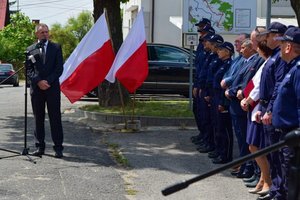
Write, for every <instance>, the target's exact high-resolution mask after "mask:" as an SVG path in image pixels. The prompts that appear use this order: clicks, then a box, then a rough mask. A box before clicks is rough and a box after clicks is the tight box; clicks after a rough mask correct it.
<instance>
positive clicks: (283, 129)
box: [275, 127, 298, 133]
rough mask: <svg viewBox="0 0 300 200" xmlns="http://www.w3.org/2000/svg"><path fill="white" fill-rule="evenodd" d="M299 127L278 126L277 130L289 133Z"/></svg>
mask: <svg viewBox="0 0 300 200" xmlns="http://www.w3.org/2000/svg"><path fill="white" fill-rule="evenodd" d="M297 128H298V127H292V128H276V129H275V131H277V132H279V133H288V132H291V131H293V130H295V129H297Z"/></svg>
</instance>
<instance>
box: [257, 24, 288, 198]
mask: <svg viewBox="0 0 300 200" xmlns="http://www.w3.org/2000/svg"><path fill="white" fill-rule="evenodd" d="M286 30H287V27H286V26H285V25H284V24H281V23H279V22H272V23H271V24H270V27H269V28H268V29H267V31H266V32H263V33H261V35H264V34H267V36H266V41H267V46H268V47H269V48H271V49H272V50H273V54H272V55H271V57H270V59H269V60H268V61H267V63H266V64H265V67H264V68H263V70H262V75H261V80H260V90H259V96H260V107H259V111H258V112H257V113H256V116H257V117H256V118H257V122H260V121H259V119H262V122H263V124H264V132H265V136H266V138H265V142H266V145H268V144H275V143H277V142H278V141H279V139H280V133H278V132H276V131H275V128H274V127H273V126H272V124H271V120H272V110H273V109H272V108H273V102H274V100H275V98H276V96H277V89H278V85H279V84H280V82H281V81H282V80H283V78H284V75H285V73H286V70H285V69H286V62H285V61H283V60H282V59H281V58H280V47H279V45H280V41H276V40H274V38H276V37H279V36H282V35H283V34H284V32H285V31H286ZM269 163H270V169H271V178H272V186H271V188H270V192H269V193H268V194H266V195H264V196H261V197H258V199H272V198H277V199H284V197H283V195H284V188H283V186H282V185H281V184H280V180H281V179H282V171H281V161H280V155H279V152H278V151H276V152H273V153H271V154H270V156H269Z"/></svg>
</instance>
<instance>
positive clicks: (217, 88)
mask: <svg viewBox="0 0 300 200" xmlns="http://www.w3.org/2000/svg"><path fill="white" fill-rule="evenodd" d="M233 54H234V47H233V45H232V44H231V43H230V42H224V43H223V44H221V45H219V46H218V57H219V59H220V60H222V61H223V64H222V65H221V66H220V67H218V69H217V71H216V72H215V73H214V77H213V78H214V79H213V84H212V88H213V95H212V97H213V98H212V102H213V104H212V107H213V108H212V109H213V112H214V113H215V118H216V132H215V142H216V148H215V151H214V153H211V154H210V153H209V155H208V156H209V157H211V158H213V160H212V162H213V163H214V164H223V163H227V162H230V161H231V160H232V148H233V130H232V124H231V117H230V114H229V104H230V102H229V100H228V99H227V98H226V97H225V95H224V92H225V90H224V89H222V87H221V85H220V82H221V80H222V79H223V76H224V74H225V73H226V72H227V71H228V69H229V68H230V66H231V62H232V59H231V57H232V55H233Z"/></svg>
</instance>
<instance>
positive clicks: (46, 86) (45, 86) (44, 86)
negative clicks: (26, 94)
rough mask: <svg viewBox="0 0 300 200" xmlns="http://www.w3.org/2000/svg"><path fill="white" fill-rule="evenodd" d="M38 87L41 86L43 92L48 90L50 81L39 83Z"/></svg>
mask: <svg viewBox="0 0 300 200" xmlns="http://www.w3.org/2000/svg"><path fill="white" fill-rule="evenodd" d="M37 85H38V86H39V88H40V89H41V90H47V89H48V88H50V85H49V84H48V81H46V80H41V81H39V82H38V84H37Z"/></svg>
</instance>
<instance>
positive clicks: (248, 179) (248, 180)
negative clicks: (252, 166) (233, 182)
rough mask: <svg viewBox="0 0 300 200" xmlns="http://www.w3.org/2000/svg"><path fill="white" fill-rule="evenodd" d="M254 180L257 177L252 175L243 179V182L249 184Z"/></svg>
mask: <svg viewBox="0 0 300 200" xmlns="http://www.w3.org/2000/svg"><path fill="white" fill-rule="evenodd" d="M255 179H257V175H256V174H253V176H251V177H250V178H243V181H244V182H245V183H250V182H252V181H254V180H255Z"/></svg>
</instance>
